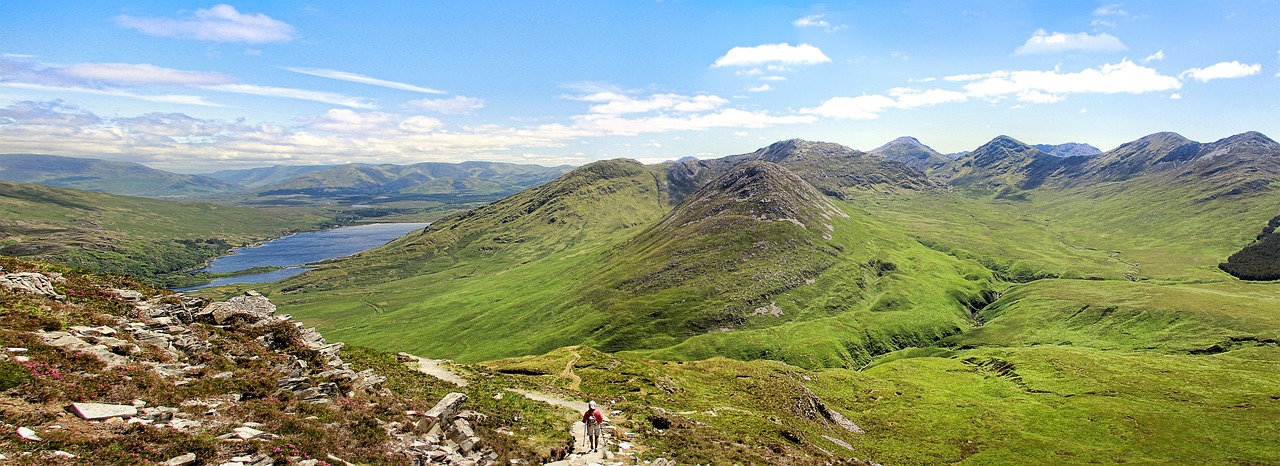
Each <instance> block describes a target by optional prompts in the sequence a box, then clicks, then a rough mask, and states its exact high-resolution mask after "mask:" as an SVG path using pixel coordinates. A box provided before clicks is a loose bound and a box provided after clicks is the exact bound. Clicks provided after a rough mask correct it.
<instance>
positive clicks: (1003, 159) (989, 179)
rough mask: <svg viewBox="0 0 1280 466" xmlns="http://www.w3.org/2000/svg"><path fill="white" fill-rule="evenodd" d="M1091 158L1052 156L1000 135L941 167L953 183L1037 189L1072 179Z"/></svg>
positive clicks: (982, 187) (945, 176)
mask: <svg viewBox="0 0 1280 466" xmlns="http://www.w3.org/2000/svg"><path fill="white" fill-rule="evenodd" d="M1088 160H1089V158H1088V157H1057V156H1054V155H1049V154H1047V153H1044V152H1042V151H1040V150H1039V149H1036V148H1035V147H1032V146H1029V145H1027V144H1025V143H1023V142H1022V141H1019V140H1017V139H1014V138H1011V137H1009V136H998V137H996V138H995V139H992V140H991V141H990V142H988V143H986V144H983V145H982V146H981V147H978V148H977V149H974V150H973V151H971V152H969V153H968V154H965V155H964V156H962V157H960V158H958V159H955V160H952V161H951V162H949V163H947V164H946V165H944V166H941V167H939V168H938V170H937V172H936V173H935V174H937V175H940V176H942V177H943V178H944V179H946V180H947V182H948V183H950V184H951V185H953V186H960V187H970V188H978V189H987V190H1001V192H1002V193H1005V192H1008V190H1009V189H1015V188H1016V189H1020V190H1027V189H1034V188H1036V187H1039V186H1040V185H1042V184H1044V183H1045V182H1046V181H1049V180H1050V179H1062V178H1069V177H1071V176H1073V175H1074V174H1076V173H1078V172H1079V171H1080V167H1081V166H1082V165H1083V164H1084V163H1085V162H1086V161H1088Z"/></svg>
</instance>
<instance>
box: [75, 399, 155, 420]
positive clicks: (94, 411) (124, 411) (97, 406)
mask: <svg viewBox="0 0 1280 466" xmlns="http://www.w3.org/2000/svg"><path fill="white" fill-rule="evenodd" d="M68 409H70V410H71V412H72V413H74V414H75V415H76V416H80V419H84V420H87V421H97V420H102V419H110V418H113V417H133V416H137V415H138V408H136V407H134V406H133V405H113V404H106V403H71V406H69V407H68Z"/></svg>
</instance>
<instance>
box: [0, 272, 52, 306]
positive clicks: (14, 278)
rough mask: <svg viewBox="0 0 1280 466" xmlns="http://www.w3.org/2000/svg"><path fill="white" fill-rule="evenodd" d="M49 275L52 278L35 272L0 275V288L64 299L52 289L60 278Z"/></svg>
mask: <svg viewBox="0 0 1280 466" xmlns="http://www.w3.org/2000/svg"><path fill="white" fill-rule="evenodd" d="M51 275H52V276H46V275H44V274H41V273H36V272H18V273H8V274H4V275H0V288H8V289H10V290H14V291H20V292H24V293H31V294H38V295H41V296H46V297H49V298H53V299H59V300H60V299H64V298H66V297H65V296H62V295H60V294H58V292H57V291H54V289H53V282H54V281H57V280H61V279H62V276H61V275H57V274H51Z"/></svg>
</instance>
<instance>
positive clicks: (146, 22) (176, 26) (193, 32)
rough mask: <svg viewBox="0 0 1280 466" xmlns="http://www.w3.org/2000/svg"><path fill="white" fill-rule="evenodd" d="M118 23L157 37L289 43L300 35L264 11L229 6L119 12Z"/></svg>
mask: <svg viewBox="0 0 1280 466" xmlns="http://www.w3.org/2000/svg"><path fill="white" fill-rule="evenodd" d="M112 19H114V20H115V22H116V24H117V25H119V26H120V27H124V28H128V29H137V30H138V32H141V33H143V34H147V35H150V36H157V37H172V38H177V39H195V40H203V41H209V42H244V43H250V44H259V43H268V42H289V41H292V40H293V39H294V38H296V34H297V33H296V31H295V30H294V27H293V26H292V25H290V24H288V23H285V22H283V21H280V20H277V19H275V18H272V17H270V16H267V15H265V14H262V13H258V14H245V13H240V12H239V11H236V8H235V7H233V6H231V5H227V4H222V5H217V6H214V7H212V8H208V9H199V10H196V11H195V14H194V15H193V16H192V17H187V18H181V19H175V18H144V17H137V16H131V15H119V16H116V17H115V18H112Z"/></svg>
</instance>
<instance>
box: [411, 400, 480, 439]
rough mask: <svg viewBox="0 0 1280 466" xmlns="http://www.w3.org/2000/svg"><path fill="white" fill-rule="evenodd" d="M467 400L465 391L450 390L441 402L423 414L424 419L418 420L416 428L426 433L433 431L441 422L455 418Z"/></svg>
mask: <svg viewBox="0 0 1280 466" xmlns="http://www.w3.org/2000/svg"><path fill="white" fill-rule="evenodd" d="M466 401H467V395H466V394H465V393H458V392H450V393H449V394H447V395H445V396H444V398H441V399H440V402H438V403H436V405H435V406H434V407H432V408H431V409H429V410H427V412H426V413H425V414H423V415H422V420H420V421H418V426H417V429H416V430H417V431H418V432H423V433H425V432H429V431H431V430H432V428H434V427H436V426H437V425H439V424H443V423H445V422H448V421H449V420H450V419H452V418H453V415H454V414H456V413H457V412H458V409H459V408H460V407H462V403H465V402H466Z"/></svg>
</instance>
